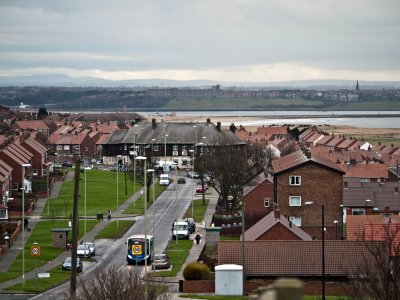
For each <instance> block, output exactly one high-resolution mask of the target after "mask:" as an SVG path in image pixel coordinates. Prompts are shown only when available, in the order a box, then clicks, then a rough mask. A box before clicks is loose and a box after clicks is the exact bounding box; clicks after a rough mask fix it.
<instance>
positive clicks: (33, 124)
mask: <svg viewBox="0 0 400 300" xmlns="http://www.w3.org/2000/svg"><path fill="white" fill-rule="evenodd" d="M12 129H14V130H16V131H21V132H23V131H37V132H40V133H42V134H43V135H44V136H46V137H47V138H48V137H49V135H50V129H49V126H48V125H47V124H46V123H45V122H44V121H43V120H28V121H15V122H14V124H13V125H12Z"/></svg>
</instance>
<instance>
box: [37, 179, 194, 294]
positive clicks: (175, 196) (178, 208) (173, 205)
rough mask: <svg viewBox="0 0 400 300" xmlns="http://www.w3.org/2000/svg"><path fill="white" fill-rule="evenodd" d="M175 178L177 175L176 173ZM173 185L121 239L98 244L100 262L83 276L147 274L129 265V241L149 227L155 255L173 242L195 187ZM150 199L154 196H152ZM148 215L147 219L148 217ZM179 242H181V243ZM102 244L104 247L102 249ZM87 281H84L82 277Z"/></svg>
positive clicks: (56, 291)
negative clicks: (110, 271)
mask: <svg viewBox="0 0 400 300" xmlns="http://www.w3.org/2000/svg"><path fill="white" fill-rule="evenodd" d="M172 175H173V176H174V175H175V174H174V173H173V174H172ZM176 182H177V181H176V180H174V183H172V184H170V185H169V186H168V188H167V189H166V190H165V191H164V192H163V193H162V194H161V195H160V196H159V197H158V199H157V201H156V202H155V203H154V204H153V205H151V206H150V207H149V209H148V210H147V212H146V214H145V215H143V216H141V217H140V218H139V219H138V221H137V222H136V223H135V225H134V226H132V227H131V228H130V229H129V230H128V231H127V232H126V234H125V235H124V236H123V237H122V238H120V239H118V240H105V241H104V242H102V241H100V240H99V241H96V248H97V249H96V256H95V258H96V263H92V266H90V267H89V268H85V267H86V266H85V267H84V269H85V270H84V272H83V273H82V274H81V275H79V276H80V277H81V276H83V277H87V276H90V273H91V272H93V271H94V270H97V269H102V268H107V267H108V266H111V265H114V266H116V267H117V268H118V269H120V270H122V271H132V270H137V269H139V270H140V271H141V272H143V271H144V267H143V266H128V265H127V262H126V244H125V241H126V238H127V237H129V236H130V235H132V234H144V233H145V227H146V228H147V234H151V235H154V247H155V253H163V252H164V250H165V248H166V246H167V244H168V241H169V240H170V239H171V237H172V236H171V234H172V232H171V226H172V223H173V222H174V220H175V219H176V218H182V217H183V215H184V214H185V212H186V210H187V208H188V207H189V205H190V203H191V201H192V193H193V189H194V188H193V185H192V181H191V179H187V180H186V184H177V183H176ZM150 199H152V195H151V193H150ZM145 216H146V217H145ZM178 243H179V241H178ZM98 245H99V246H100V247H99V248H98ZM82 279H84V278H82ZM68 289H69V282H67V283H65V284H63V285H61V286H58V287H56V288H54V289H51V290H48V291H46V292H44V293H42V294H40V295H37V296H35V297H33V298H31V299H52V298H54V299H56V298H57V295H58V294H59V293H62V292H63V291H65V290H68Z"/></svg>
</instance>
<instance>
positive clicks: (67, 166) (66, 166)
mask: <svg viewBox="0 0 400 300" xmlns="http://www.w3.org/2000/svg"><path fill="white" fill-rule="evenodd" d="M62 166H63V167H65V168H72V163H70V162H69V161H66V162H63V164H62Z"/></svg>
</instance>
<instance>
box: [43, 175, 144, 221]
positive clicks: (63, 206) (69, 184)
mask: <svg viewBox="0 0 400 300" xmlns="http://www.w3.org/2000/svg"><path fill="white" fill-rule="evenodd" d="M80 175H81V176H80V178H81V180H80V184H79V188H80V198H79V213H80V215H81V216H82V215H83V214H84V207H85V174H84V173H80ZM140 188H141V185H140V184H139V183H138V182H136V189H135V190H136V191H138V190H139V189H140ZM86 189H87V191H86V214H87V215H88V216H96V214H97V213H103V214H106V212H107V211H108V210H111V211H113V210H115V209H116V206H117V173H116V172H112V171H104V170H86ZM133 191H134V188H133V182H132V181H130V180H129V176H128V178H127V194H125V177H124V174H120V173H119V174H118V205H121V204H122V203H124V202H125V201H126V200H127V199H128V198H129V197H130V196H132V194H133ZM73 192H74V181H73V180H72V181H65V182H64V183H63V185H62V188H61V191H60V195H59V197H58V198H55V199H50V200H49V201H47V203H46V206H45V207H44V209H43V214H42V215H43V216H46V217H59V216H63V217H68V216H70V215H71V214H72V209H73ZM49 203H50V207H49V208H50V209H49V212H50V215H49V214H47V210H48V207H47V205H49Z"/></svg>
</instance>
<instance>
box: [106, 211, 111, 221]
mask: <svg viewBox="0 0 400 300" xmlns="http://www.w3.org/2000/svg"><path fill="white" fill-rule="evenodd" d="M107 220H108V221H110V220H111V210H108V214H107Z"/></svg>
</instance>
